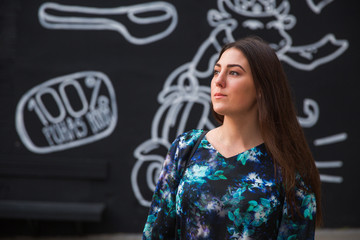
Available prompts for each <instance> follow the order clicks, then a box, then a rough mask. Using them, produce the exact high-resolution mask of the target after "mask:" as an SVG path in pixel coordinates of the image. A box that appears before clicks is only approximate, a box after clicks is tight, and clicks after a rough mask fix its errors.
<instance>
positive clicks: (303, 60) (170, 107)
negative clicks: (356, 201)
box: [131, 0, 348, 206]
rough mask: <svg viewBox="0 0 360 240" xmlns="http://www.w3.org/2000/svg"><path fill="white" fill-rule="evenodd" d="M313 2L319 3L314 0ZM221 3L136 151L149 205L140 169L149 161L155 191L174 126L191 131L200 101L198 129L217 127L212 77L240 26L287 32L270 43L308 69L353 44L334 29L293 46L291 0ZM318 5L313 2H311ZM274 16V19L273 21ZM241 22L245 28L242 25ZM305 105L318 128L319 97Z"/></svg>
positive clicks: (135, 176)
mask: <svg viewBox="0 0 360 240" xmlns="http://www.w3.org/2000/svg"><path fill="white" fill-rule="evenodd" d="M325 2H330V1H323V3H320V4H318V5H316V6H315V5H314V6H315V8H313V10H314V9H319V10H317V11H319V12H320V10H321V9H322V8H323V7H325V5H326V4H325ZM308 3H309V1H308ZM311 3H313V2H312V1H311ZM217 6H218V9H210V10H209V11H208V15H207V21H208V23H209V25H210V26H211V27H213V30H212V31H211V33H210V34H209V37H208V38H207V39H206V40H205V41H204V42H203V43H202V44H201V45H200V46H199V48H198V50H197V52H196V53H195V55H194V57H193V59H192V60H191V61H190V62H188V63H185V64H183V65H181V66H180V67H178V68H176V69H175V70H174V71H173V72H172V73H171V74H170V75H169V77H168V78H167V79H166V81H165V83H164V87H163V89H162V91H161V92H160V93H159V95H158V102H159V103H160V107H159V109H158V110H157V112H156V113H155V116H154V119H153V121H152V125H151V137H150V139H148V140H146V141H145V142H143V143H142V144H140V145H139V146H138V147H137V148H136V149H135V151H134V156H135V158H136V159H137V161H136V163H135V165H134V168H133V170H132V173H131V183H132V187H133V191H134V194H135V196H136V198H137V199H138V201H139V203H140V204H141V205H143V206H149V205H150V200H151V199H146V198H145V197H144V194H143V191H142V190H141V189H140V186H139V184H138V180H139V170H140V168H141V167H143V166H145V165H146V166H147V169H146V177H145V178H146V182H147V187H148V189H147V190H151V191H154V190H155V184H156V182H157V178H158V175H159V172H160V170H161V167H162V163H163V160H164V156H163V155H160V154H158V153H156V151H154V150H157V149H168V148H169V146H170V142H171V141H172V140H173V138H170V137H169V133H170V131H171V130H172V131H174V130H175V132H176V133H178V134H180V133H182V132H183V131H184V130H185V126H186V124H187V122H188V118H189V114H190V112H191V110H193V109H194V107H195V105H198V106H199V105H200V106H202V113H201V117H200V118H199V119H198V120H195V122H197V123H195V125H194V127H193V128H204V129H212V128H213V127H214V125H213V123H212V122H211V121H210V119H209V115H210V109H211V103H210V87H209V84H208V81H209V79H210V78H211V75H212V71H213V66H214V64H215V61H216V58H217V55H218V52H219V51H220V49H221V46H222V45H223V44H224V43H227V42H231V41H234V40H235V38H234V35H233V33H234V32H235V30H239V31H243V30H245V31H255V30H259V29H262V30H269V31H274V33H277V34H278V35H279V36H280V37H281V40H280V41H279V42H273V43H270V45H271V47H273V48H274V50H275V51H276V53H277V55H278V57H279V59H280V60H282V61H284V62H286V63H287V64H289V65H290V66H292V67H294V68H296V69H299V70H303V71H311V70H313V69H315V68H316V67H318V66H320V65H322V64H326V63H327V62H330V61H333V60H334V59H335V58H337V57H338V56H340V55H341V54H342V53H343V52H344V51H345V50H346V49H347V48H348V41H347V40H338V39H336V37H335V35H334V34H332V33H329V34H326V35H325V36H324V37H323V38H322V39H320V40H319V41H317V42H314V43H311V44H306V45H302V46H293V45H292V42H293V41H292V36H290V34H289V33H288V30H290V29H292V28H294V26H295V25H296V17H295V16H293V15H291V14H289V12H290V2H289V1H287V0H284V1H281V3H279V4H276V2H275V1H274V0H246V1H245V0H218V1H217ZM312 6H313V5H310V7H312ZM316 7H317V8H316ZM232 14H233V15H235V16H238V17H239V16H240V17H242V18H244V21H243V22H242V23H241V24H239V21H238V20H237V19H235V18H234V16H233V15H232ZM268 19H271V20H270V21H268ZM266 21H267V22H266ZM238 27H240V29H237V28H238ZM246 34H248V32H246ZM329 44H330V45H332V46H333V47H334V48H335V49H336V50H335V51H330V52H327V54H325V55H322V56H319V55H317V54H316V53H317V51H318V50H319V49H320V48H322V47H325V46H326V45H329ZM332 49H333V48H332ZM205 53H206V56H210V57H206V56H205ZM295 57H297V58H296V59H297V60H295ZM200 62H202V63H204V62H205V63H208V64H207V68H206V69H205V70H200V67H199V63H200ZM202 66H203V65H202ZM204 81H205V82H204ZM202 82H203V83H204V84H202ZM303 104H304V106H303V113H304V114H305V116H298V120H299V123H300V124H301V126H302V127H304V128H310V127H313V126H315V125H316V123H317V121H318V119H319V114H320V110H319V106H318V104H317V102H316V101H315V100H313V99H308V98H306V99H304V103H303ZM192 120H194V119H192ZM346 139H347V134H346V133H339V134H335V135H333V136H329V137H324V138H319V139H316V140H315V142H314V145H315V146H320V145H326V144H334V143H338V142H341V141H345V140H346ZM316 165H317V167H318V168H339V167H342V165H343V163H342V161H340V160H335V161H320V162H318V161H317V162H316ZM321 180H322V181H324V182H331V183H341V182H342V181H343V179H342V177H341V176H329V175H323V174H321Z"/></svg>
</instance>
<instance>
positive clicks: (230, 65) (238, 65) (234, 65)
mask: <svg viewBox="0 0 360 240" xmlns="http://www.w3.org/2000/svg"><path fill="white" fill-rule="evenodd" d="M215 66H217V67H221V64H219V63H216V64H215ZM232 67H239V68H241V69H242V70H243V71H244V72H246V71H245V69H244V68H243V67H242V66H241V65H240V64H228V65H227V68H232Z"/></svg>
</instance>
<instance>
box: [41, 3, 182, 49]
mask: <svg viewBox="0 0 360 240" xmlns="http://www.w3.org/2000/svg"><path fill="white" fill-rule="evenodd" d="M159 12H161V14H160V15H156V16H145V15H146V14H148V13H150V14H152V15H153V14H154V13H156V14H159ZM55 13H57V14H56V15H55ZM85 15H86V16H85ZM121 15H125V16H127V19H128V21H130V23H135V24H138V25H148V26H149V27H151V24H157V23H162V22H169V24H168V26H167V27H166V29H164V30H162V31H161V32H158V33H154V34H152V35H150V36H145V37H136V36H133V35H132V34H131V33H130V32H129V29H128V28H127V27H126V23H124V22H119V21H117V20H115V19H113V18H111V17H114V16H121ZM38 16H39V21H40V24H41V25H42V26H43V27H45V28H48V29H67V30H111V31H117V32H119V33H120V34H121V35H122V36H124V38H125V39H126V40H127V41H128V42H130V43H132V44H137V45H144V44H149V43H152V42H155V41H158V40H161V39H163V38H165V37H167V36H168V35H169V34H171V33H172V32H173V30H174V29H175V27H176V25H177V12H176V9H175V7H174V6H173V5H171V4H170V3H167V2H149V3H142V4H137V5H132V6H126V7H115V8H96V7H83V6H72V5H62V4H58V3H52V2H46V3H44V4H42V5H41V6H40V8H39V12H38Z"/></svg>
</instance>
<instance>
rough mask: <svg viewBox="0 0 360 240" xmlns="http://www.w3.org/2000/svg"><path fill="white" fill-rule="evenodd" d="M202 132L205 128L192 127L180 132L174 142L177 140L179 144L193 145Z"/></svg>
mask: <svg viewBox="0 0 360 240" xmlns="http://www.w3.org/2000/svg"><path fill="white" fill-rule="evenodd" d="M204 132H205V130H203V129H192V130H190V131H187V132H184V133H182V134H180V135H179V136H178V137H177V138H176V140H175V142H177V144H178V145H179V146H193V145H194V144H195V142H196V141H197V140H198V138H199V137H200V136H201V134H202V133H204Z"/></svg>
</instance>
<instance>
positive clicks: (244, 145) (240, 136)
mask: <svg viewBox="0 0 360 240" xmlns="http://www.w3.org/2000/svg"><path fill="white" fill-rule="evenodd" d="M217 134H218V137H219V140H221V142H222V144H224V146H228V147H231V146H236V147H238V148H240V149H241V150H244V151H245V150H247V149H249V148H252V147H254V146H257V145H259V144H261V143H262V142H263V139H262V136H261V132H260V126H259V122H258V117H257V115H256V116H254V117H251V116H249V115H247V116H246V117H236V118H235V117H229V116H225V117H224V122H223V125H222V126H220V127H219V128H218V133H217Z"/></svg>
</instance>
